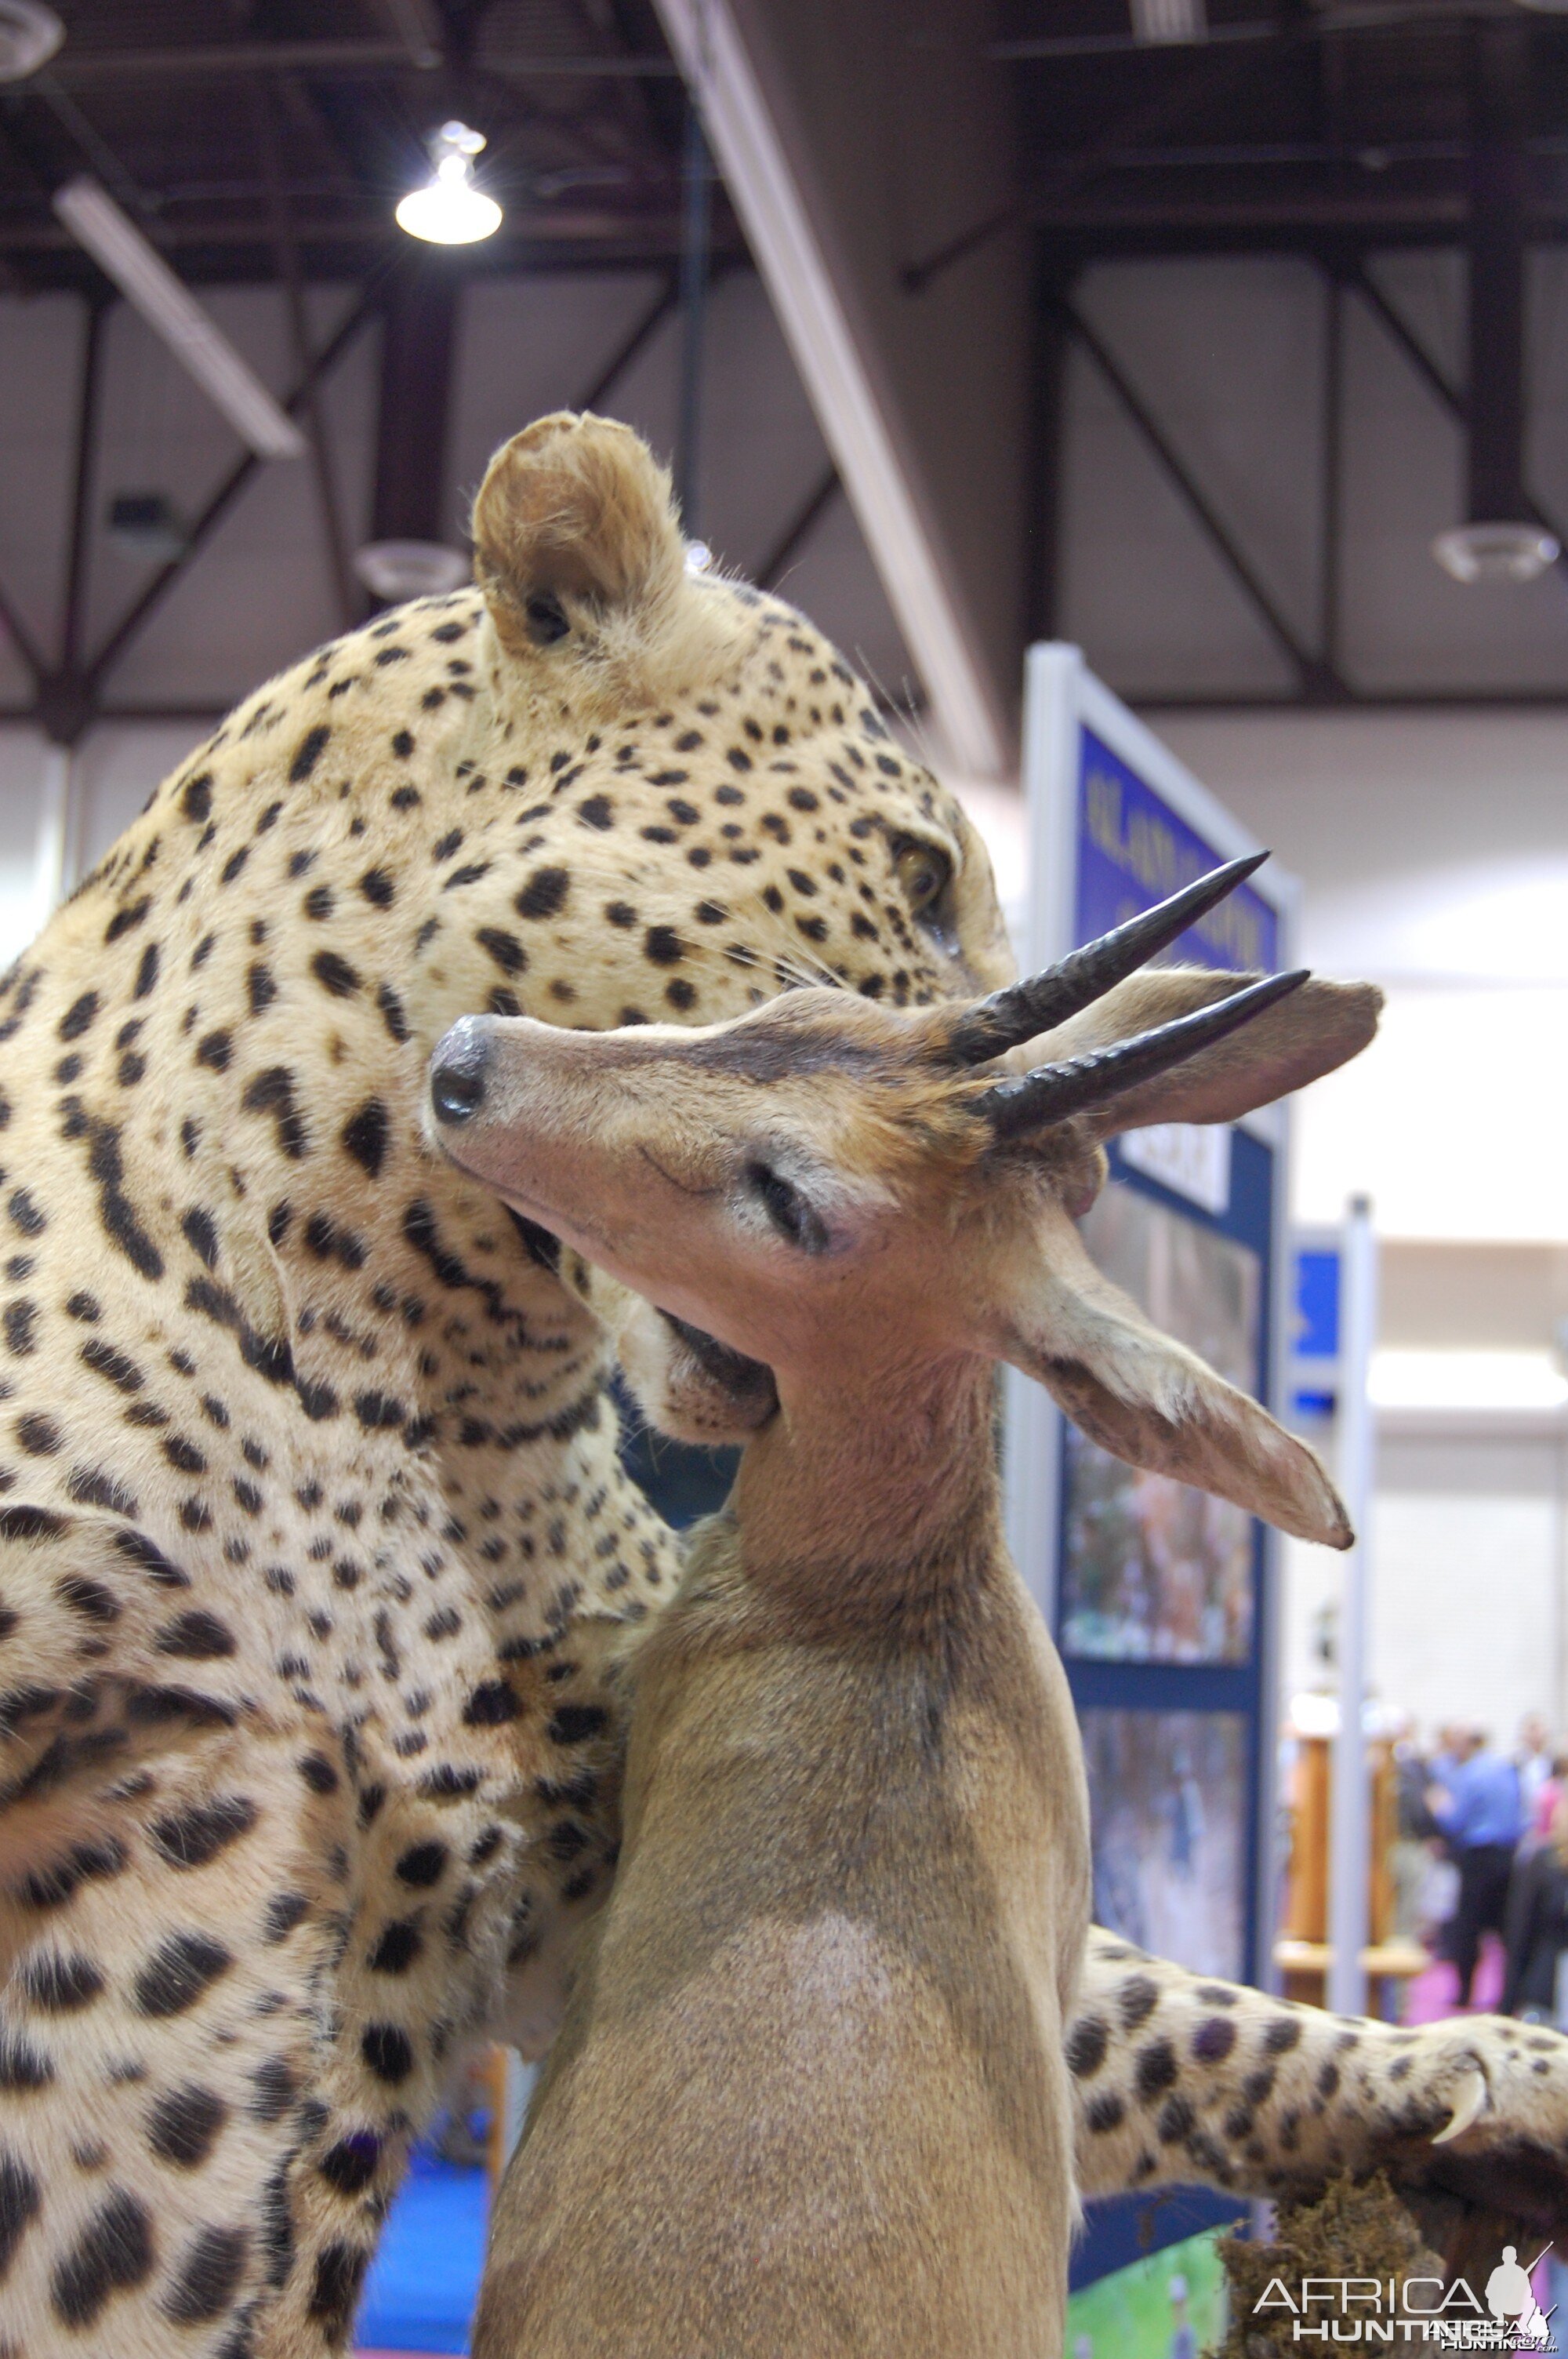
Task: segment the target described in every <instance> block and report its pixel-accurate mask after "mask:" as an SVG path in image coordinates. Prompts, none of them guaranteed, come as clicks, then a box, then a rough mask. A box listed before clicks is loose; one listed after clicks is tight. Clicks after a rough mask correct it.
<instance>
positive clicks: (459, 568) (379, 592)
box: [353, 540, 473, 605]
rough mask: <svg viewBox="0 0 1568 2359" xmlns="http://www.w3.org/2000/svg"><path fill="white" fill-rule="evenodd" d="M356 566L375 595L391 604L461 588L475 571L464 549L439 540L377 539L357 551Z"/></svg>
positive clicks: (436, 595)
mask: <svg viewBox="0 0 1568 2359" xmlns="http://www.w3.org/2000/svg"><path fill="white" fill-rule="evenodd" d="M353 566H354V571H355V572H356V573H357V574H358V575H359V577H360V580H361V581H362V582H363V583H364V585H365V588H366V589H367V590H368V591H369V592H371V594H372V596H373V597H376V598H382V599H384V600H385V602H386V603H387V604H388V605H391V604H392V603H395V601H397V600H400V599H403V598H438V597H440V596H441V595H442V594H443V593H444V592H446V591H448V590H460V589H461V587H462V585H463V583H464V582H467V581H468V580H469V578H470V574H471V573H472V571H473V569H472V567H471V566H470V562H469V560H468V559H467V558H466V557H465V556H464V555H463V552H462V550H461V549H448V548H447V547H446V546H445V544H444V543H443V542H441V541H438V540H373V541H370V542H368V543H367V544H366V546H365V547H364V548H363V549H356V550H355V551H354V558H353Z"/></svg>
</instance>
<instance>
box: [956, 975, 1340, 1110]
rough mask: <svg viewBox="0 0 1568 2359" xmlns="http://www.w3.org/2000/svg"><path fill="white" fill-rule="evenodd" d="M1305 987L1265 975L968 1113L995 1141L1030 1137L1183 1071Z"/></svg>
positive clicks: (1301, 978) (1053, 1068) (1011, 1085)
mask: <svg viewBox="0 0 1568 2359" xmlns="http://www.w3.org/2000/svg"><path fill="white" fill-rule="evenodd" d="M1306 979H1307V970H1306V968H1305V967H1298V968H1297V969H1296V970H1295V972H1294V973H1292V974H1271V975H1265V976H1264V978H1263V980H1262V982H1261V983H1252V984H1248V985H1247V988H1246V989H1245V990H1244V991H1233V992H1232V993H1231V995H1230V996H1229V998H1228V999H1221V1000H1217V1001H1216V1002H1215V1004H1214V1005H1213V1006H1210V1007H1200V1008H1197V1009H1196V1010H1195V1012H1194V1013H1193V1014H1192V1015H1191V1016H1177V1017H1175V1019H1174V1020H1173V1022H1172V1023H1169V1024H1157V1025H1156V1026H1155V1027H1154V1028H1153V1030H1152V1031H1150V1032H1139V1033H1136V1034H1135V1035H1134V1036H1133V1038H1131V1039H1130V1040H1118V1041H1117V1042H1116V1043H1115V1044H1114V1045H1113V1046H1112V1047H1110V1048H1108V1049H1090V1050H1089V1051H1088V1052H1087V1055H1085V1056H1082V1057H1070V1058H1068V1059H1067V1060H1066V1061H1065V1063H1063V1064H1060V1065H1039V1066H1037V1067H1036V1068H1035V1070H1034V1071H1033V1072H1032V1073H1023V1074H1021V1075H1020V1076H1019V1077H1018V1079H1017V1080H1016V1081H1007V1082H996V1083H994V1084H993V1086H992V1087H991V1088H990V1089H989V1090H987V1091H985V1092H984V1093H982V1094H981V1095H980V1096H979V1098H977V1099H976V1100H975V1101H974V1104H975V1108H976V1110H977V1112H979V1113H980V1114H984V1115H985V1117H986V1119H987V1120H988V1121H989V1124H990V1125H991V1128H992V1129H993V1130H994V1131H995V1132H996V1135H997V1136H998V1137H999V1138H1016V1137H1017V1136H1019V1134H1020V1133H1021V1132H1022V1131H1026V1130H1038V1129H1040V1128H1041V1127H1042V1126H1043V1125H1044V1124H1046V1123H1051V1122H1065V1120H1066V1118H1067V1116H1068V1115H1069V1114H1082V1113H1083V1112H1084V1110H1085V1109H1086V1107H1088V1106H1098V1105H1103V1104H1104V1103H1105V1102H1106V1100H1107V1099H1108V1098H1113V1097H1116V1096H1118V1095H1119V1093H1121V1091H1123V1090H1129V1089H1130V1088H1131V1087H1132V1086H1133V1084H1134V1082H1146V1081H1150V1080H1152V1077H1153V1076H1154V1075H1155V1074H1156V1073H1162V1072H1164V1071H1166V1070H1167V1068H1168V1067H1170V1066H1172V1065H1180V1064H1184V1063H1185V1062H1186V1060H1187V1059H1188V1058H1189V1057H1195V1056H1196V1055H1197V1053H1198V1051H1199V1049H1207V1048H1211V1047H1212V1046H1213V1044H1214V1043H1215V1041H1217V1040H1223V1039H1224V1038H1225V1037H1226V1035H1227V1033H1228V1032H1235V1031H1237V1030H1238V1028H1239V1027H1241V1026H1242V1025H1243V1024H1248V1023H1250V1021H1251V1019H1252V1018H1253V1016H1261V1015H1262V1013H1263V1010H1264V1009H1265V1008H1266V1007H1272V1006H1273V1005H1274V1003H1275V1002H1276V1000H1281V999H1284V998H1285V997H1287V996H1288V995H1289V994H1290V993H1291V992H1292V991H1295V990H1298V989H1299V988H1300V986H1301V985H1302V984H1303V983H1304V982H1305V981H1306Z"/></svg>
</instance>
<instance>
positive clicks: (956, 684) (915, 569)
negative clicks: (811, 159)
mask: <svg viewBox="0 0 1568 2359" xmlns="http://www.w3.org/2000/svg"><path fill="white" fill-rule="evenodd" d="M657 5H658V10H659V15H660V18H661V20H662V22H663V25H664V29H665V36H666V38H668V40H669V43H670V46H671V48H672V49H673V50H674V51H675V54H676V58H677V59H678V60H679V62H680V65H681V68H682V71H683V72H684V73H685V75H686V78H687V83H688V86H689V87H690V88H691V90H692V91H693V92H694V94H695V96H696V98H697V103H699V104H700V106H701V109H702V114H703V121H704V124H705V126H706V129H707V132H708V141H709V144H710V145H711V147H712V148H713V151H714V154H715V156H716V157H717V158H718V160H719V166H720V168H721V169H722V171H723V174H724V179H725V184H726V187H727V188H728V190H729V192H730V202H731V204H732V205H733V207H734V209H735V212H736V213H737V214H738V215H739V217H740V220H741V225H742V227H743V228H744V230H745V233H746V235H747V238H748V240H749V242H750V245H751V247H752V254H753V255H754V257H755V259H756V263H757V267H758V269H759V270H760V271H761V272H762V277H763V279H764V280H765V282H766V284H767V288H768V292H769V294H770V295H771V297H772V299H773V310H774V312H775V314H776V316H777V318H778V321H779V324H780V326H781V327H782V329H783V330H784V336H785V338H786V340H787V342H788V343H789V345H790V348H791V351H792V352H793V353H794V356H795V366H796V367H797V368H798V369H799V371H800V374H801V378H802V381H803V383H804V384H805V386H806V391H807V393H808V395H809V396H810V398H811V403H812V407H813V408H814V409H815V411H816V419H817V424H818V426H819V427H820V429H821V431H822V434H823V438H824V440H826V442H827V446H828V449H829V451H830V452H831V453H832V456H833V459H834V462H835V463H836V465H837V468H838V474H839V476H840V477H841V479H842V481H843V484H844V488H845V490H846V492H847V493H848V494H849V499H850V502H851V504H852V506H853V507H854V509H855V513H856V515H857V516H858V517H859V519H860V528H861V530H862V532H863V533H864V534H865V537H866V541H867V544H868V546H869V548H870V549H871V557H872V560H873V562H874V563H875V565H876V568H877V571H878V573H879V574H880V575H881V582H882V587H883V589H884V591H885V592H886V594H887V598H888V603H889V604H890V605H891V606H892V611H893V614H894V616H895V617H896V619H897V622H898V625H899V627H900V629H901V631H902V632H903V638H904V644H905V645H906V647H908V649H909V653H910V656H911V658H912V659H913V661H914V665H915V667H916V669H917V670H918V671H919V672H920V675H921V678H922V679H923V681H924V683H925V690H926V694H927V696H928V698H929V700H930V704H931V709H932V712H933V716H934V718H935V720H936V721H937V723H939V725H940V727H941V730H942V734H943V736H944V737H945V739H946V745H947V747H948V750H949V754H950V757H951V759H952V761H953V763H954V765H955V766H956V767H957V768H958V769H959V770H962V771H967V772H968V773H970V774H971V775H973V776H977V777H992V778H994V777H1001V776H1002V775H1004V773H1006V772H1007V771H1008V770H1010V769H1011V759H1012V755H1011V725H1010V722H1009V719H1008V716H1007V714H1006V713H1005V712H1004V711H1003V710H1002V708H1001V705H1000V701H999V697H998V694H997V690H996V688H995V686H994V684H993V679H992V677H991V671H990V667H989V662H988V659H987V655H986V653H985V652H983V651H982V649H981V648H980V647H979V645H978V644H976V640H975V634H974V630H973V625H972V623H971V620H970V617H969V615H968V614H967V613H966V611H965V609H964V607H963V605H962V603H960V601H959V599H958V598H957V595H956V594H955V591H954V569H953V567H952V565H951V563H950V562H949V561H948V560H947V559H946V555H945V553H944V551H943V550H942V549H941V548H940V547H939V546H938V543H937V540H936V538H935V533H934V529H933V526H932V522H931V518H930V516H929V514H928V512H927V503H926V502H925V500H924V499H923V498H922V497H921V495H920V494H919V493H918V492H917V490H916V487H915V484H914V482H913V480H912V476H911V470H910V465H909V461H908V456H907V453H906V451H905V450H904V448H903V441H902V437H901V432H900V428H899V424H898V422H897V420H896V416H895V413H894V411H893V409H892V404H891V401H890V398H889V395H888V391H887V386H886V379H885V375H884V373H883V372H882V371H881V370H880V369H879V367H878V356H877V355H876V354H874V353H873V352H872V351H871V349H870V343H869V338H868V336H867V335H866V334H865V333H864V332H862V331H861V328H860V322H859V321H858V319H857V318H856V317H854V316H853V314H852V310H851V305H850V300H849V296H848V290H847V288H846V286H845V284H844V280H843V276H842V273H841V272H840V271H837V270H836V269H835V267H834V258H830V253H829V248H828V246H827V243H826V240H825V236H824V232H823V226H822V224H821V223H820V221H819V219H818V218H817V215H816V208H815V207H814V204H813V201H812V199H811V197H810V196H809V195H808V193H807V191H806V188H805V187H804V186H803V183H802V179H801V176H800V172H799V170H798V168H797V162H796V157H797V154H798V143H796V144H795V146H793V147H792V145H791V143H790V141H789V139H788V138H787V137H786V134H785V131H784V126H783V125H782V123H781V119H780V115H779V113H778V111H777V110H778V107H779V104H780V103H781V102H780V89H779V82H778V78H777V77H776V75H775V74H774V73H773V72H771V71H767V72H765V71H762V68H761V66H760V63H759V60H758V58H757V56H756V55H755V54H754V53H753V51H752V48H751V47H750V46H749V44H748V41H747V39H746V38H743V37H742V33H741V27H740V25H739V23H738V21H737V17H736V15H735V13H734V10H733V7H732V5H731V0H657ZM749 29H751V30H752V32H753V33H754V30H755V28H754V27H750V28H749Z"/></svg>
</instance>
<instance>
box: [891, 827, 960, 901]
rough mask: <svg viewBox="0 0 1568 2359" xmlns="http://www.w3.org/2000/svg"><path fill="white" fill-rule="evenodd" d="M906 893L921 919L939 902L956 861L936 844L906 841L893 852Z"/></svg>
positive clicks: (907, 899) (894, 863) (904, 894)
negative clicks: (953, 861)
mask: <svg viewBox="0 0 1568 2359" xmlns="http://www.w3.org/2000/svg"><path fill="white" fill-rule="evenodd" d="M893 865H894V867H895V868H896V870H897V872H898V881H899V883H900V885H901V886H903V896H904V898H905V900H906V901H907V902H908V903H909V906H910V908H912V909H913V910H914V914H915V916H916V917H917V918H918V917H920V916H922V915H923V914H924V912H925V911H926V910H927V909H929V908H931V907H932V905H933V904H934V903H935V902H936V901H939V900H940V899H941V897H942V896H943V894H944V893H945V892H946V889H947V886H948V884H949V883H950V881H951V879H952V875H953V864H952V862H951V861H950V860H949V859H948V857H947V855H946V853H945V852H941V851H939V850H938V849H937V847H936V845H935V844H934V843H903V844H901V845H900V846H899V848H898V851H897V852H896V853H894V855H893Z"/></svg>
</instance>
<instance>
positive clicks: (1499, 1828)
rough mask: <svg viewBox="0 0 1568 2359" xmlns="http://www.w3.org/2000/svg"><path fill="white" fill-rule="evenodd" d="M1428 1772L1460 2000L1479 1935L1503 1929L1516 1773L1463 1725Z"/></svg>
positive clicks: (1514, 1840) (1517, 1814) (1520, 1827)
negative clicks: (1450, 1874)
mask: <svg viewBox="0 0 1568 2359" xmlns="http://www.w3.org/2000/svg"><path fill="white" fill-rule="evenodd" d="M1433 1778H1434V1780H1435V1783H1434V1784H1433V1786H1432V1787H1430V1788H1428V1792H1427V1804H1428V1807H1429V1808H1430V1810H1431V1811H1432V1815H1433V1818H1434V1819H1435V1820H1436V1821H1437V1823H1438V1825H1439V1827H1440V1828H1441V1829H1442V1831H1443V1832H1444V1836H1445V1837H1446V1839H1447V1843H1448V1848H1449V1850H1450V1851H1451V1852H1452V1854H1453V1855H1454V1864H1455V1865H1456V1866H1457V1868H1458V1870H1459V1905H1458V1907H1457V1908H1456V1909H1455V1910H1454V1923H1453V1926H1452V1928H1451V1929H1450V1939H1451V1942H1452V1949H1451V1952H1450V1954H1451V1955H1452V1957H1453V1960H1454V1964H1455V1966H1457V1968H1458V1970H1459V2004H1460V2006H1469V2004H1470V1986H1471V1984H1472V1983H1473V1981H1474V1980H1475V1974H1476V1959H1477V1958H1478V1956H1479V1955H1480V1951H1481V1936H1482V1934H1483V1933H1487V1932H1492V1933H1501V1931H1502V1930H1503V1912H1504V1909H1505V1908H1506V1906H1507V1902H1508V1897H1509V1875H1511V1874H1512V1872H1513V1861H1514V1850H1515V1847H1516V1845H1517V1844H1518V1843H1519V1836H1520V1835H1521V1834H1522V1833H1523V1832H1524V1809H1523V1804H1522V1802H1521V1800H1520V1798H1519V1772H1518V1770H1517V1769H1516V1768H1515V1767H1514V1765H1513V1763H1512V1762H1511V1761H1509V1760H1507V1759H1505V1758H1504V1756H1503V1755H1502V1754H1500V1753H1494V1752H1493V1750H1492V1748H1491V1746H1490V1745H1489V1744H1488V1743H1487V1738H1486V1736H1485V1735H1484V1734H1482V1732H1481V1731H1480V1730H1479V1729H1466V1730H1465V1731H1464V1732H1463V1733H1462V1734H1458V1735H1457V1736H1456V1739H1455V1741H1454V1744H1453V1745H1452V1746H1451V1748H1450V1750H1449V1751H1448V1752H1447V1753H1446V1754H1445V1755H1444V1756H1440V1757H1439V1758H1438V1759H1437V1760H1436V1761H1434V1762H1433Z"/></svg>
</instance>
